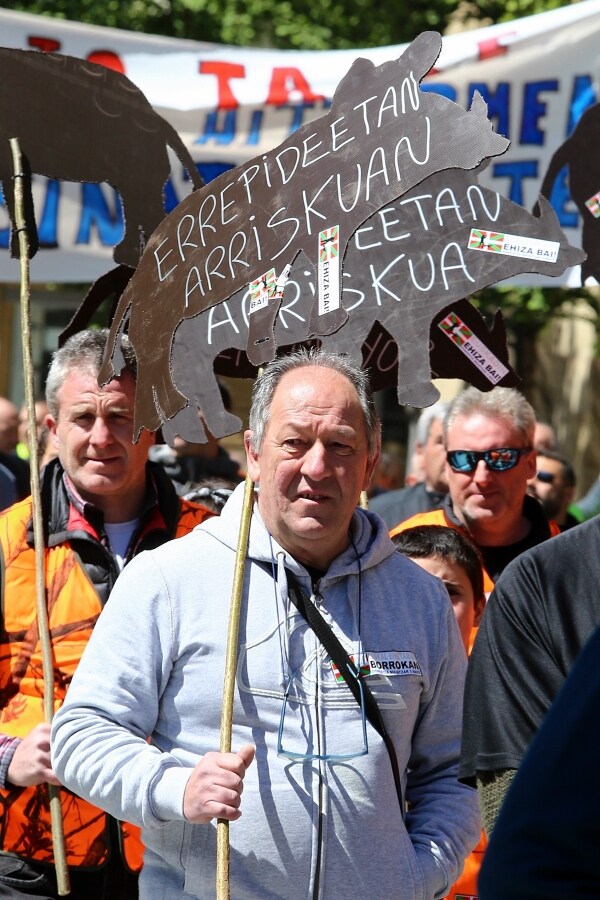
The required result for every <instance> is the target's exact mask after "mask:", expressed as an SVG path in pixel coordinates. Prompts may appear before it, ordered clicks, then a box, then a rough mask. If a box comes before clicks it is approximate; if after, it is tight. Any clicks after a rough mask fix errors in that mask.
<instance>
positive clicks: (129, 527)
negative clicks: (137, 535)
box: [104, 516, 140, 572]
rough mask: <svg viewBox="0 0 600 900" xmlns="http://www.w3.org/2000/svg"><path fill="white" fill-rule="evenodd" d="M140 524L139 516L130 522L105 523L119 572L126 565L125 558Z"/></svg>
mask: <svg viewBox="0 0 600 900" xmlns="http://www.w3.org/2000/svg"><path fill="white" fill-rule="evenodd" d="M139 524H140V519H139V516H138V517H137V519H131V520H130V521H129V522H105V523H104V530H105V531H106V534H107V536H108V542H109V544H110V549H111V552H112V555H113V556H114V558H115V560H116V562H117V566H118V567H119V572H120V571H121V570H122V568H123V566H124V565H125V556H126V555H127V548H128V547H129V542H130V540H131V538H132V535H133V534H134V532H135V531H136V530H137V528H138V526H139Z"/></svg>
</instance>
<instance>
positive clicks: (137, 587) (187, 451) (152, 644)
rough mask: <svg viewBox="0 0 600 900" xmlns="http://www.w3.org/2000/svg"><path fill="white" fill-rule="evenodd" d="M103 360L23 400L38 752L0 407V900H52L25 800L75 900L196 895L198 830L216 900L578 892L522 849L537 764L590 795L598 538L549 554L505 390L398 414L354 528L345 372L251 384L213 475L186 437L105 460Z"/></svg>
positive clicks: (80, 350) (5, 419) (124, 394)
mask: <svg viewBox="0 0 600 900" xmlns="http://www.w3.org/2000/svg"><path fill="white" fill-rule="evenodd" d="M107 337H108V335H107V332H106V331H102V330H101V331H84V332H81V333H79V334H77V335H74V336H73V337H71V338H70V339H69V340H68V341H67V342H66V343H65V345H64V346H63V347H62V348H61V349H60V350H58V351H57V352H56V353H55V354H54V357H53V360H52V364H51V367H50V370H49V374H48V378H47V383H46V395H45V398H44V399H43V400H42V399H41V398H40V399H39V400H38V401H36V410H35V412H36V424H37V428H38V433H37V435H36V438H35V439H36V440H37V441H38V442H39V445H40V446H41V448H42V452H41V453H40V460H41V466H42V468H41V514H42V521H43V531H44V547H43V550H42V552H43V563H44V566H43V570H44V576H43V577H44V582H45V594H46V605H47V614H48V624H49V628H50V635H51V641H52V665H53V677H54V707H55V715H54V717H53V721H52V725H51V724H50V723H49V722H47V721H46V720H45V716H44V707H43V697H44V678H43V670H44V660H43V651H42V647H41V642H40V627H41V626H40V625H39V623H38V619H37V611H36V567H35V562H36V551H35V548H34V539H33V527H32V499H31V497H30V491H29V488H28V456H29V453H28V448H29V446H30V440H31V436H30V435H29V434H28V432H27V427H26V426H27V416H26V414H25V412H24V411H23V410H22V411H21V413H19V410H18V409H17V408H16V406H14V404H12V403H10V401H8V400H4V399H3V398H0V502H1V503H2V506H3V507H4V509H5V511H4V512H3V513H2V514H0V573H1V578H0V590H1V596H0V603H1V605H2V606H1V608H2V616H3V620H2V632H1V637H0V644H1V647H0V660H1V662H0V710H1V719H0V797H1V798H2V805H3V814H2V820H1V829H0V840H1V847H0V898H3V897H7V898H13V900H24V898H26V897H37V898H42V900H57V898H58V896H59V894H58V891H59V887H58V884H57V881H56V876H55V871H54V850H53V843H52V828H51V821H50V819H51V816H50V806H49V796H48V787H47V786H48V785H55V786H60V787H61V791H60V796H61V804H62V815H63V823H64V835H65V847H66V855H67V862H68V865H69V874H70V880H71V896H72V897H73V898H75V900H134V898H137V897H138V896H139V897H140V898H141V900H155V898H165V900H167V898H168V900H188V898H190V900H191V898H199V897H202V898H204V897H210V896H214V891H215V880H216V856H217V850H216V846H217V822H218V821H226V822H229V823H230V828H229V841H230V860H229V866H230V879H231V885H232V887H231V893H232V896H233V897H236V898H238V897H240V898H242V897H244V898H256V900H259V898H260V900H264V898H270V897H272V898H283V900H296V898H298V900H300V898H306V897H307V896H311V897H320V898H324V900H337V898H340V900H341V898H342V897H346V896H347V895H348V894H349V893H350V892H355V891H358V892H363V893H364V892H367V891H369V892H372V890H373V886H374V885H377V888H378V890H380V891H385V892H386V894H388V895H389V896H393V897H398V898H400V900H413V898H417V897H420V898H425V900H434V898H452V900H458V898H460V897H469V898H477V897H481V898H482V900H486V898H487V900H495V898H496V897H498V898H499V897H500V896H502V897H503V898H504V897H515V898H521V897H522V898H527V897H532V898H533V897H535V896H554V894H553V893H552V892H551V891H550V890H546V888H547V885H548V884H549V883H550V882H551V881H552V879H556V880H557V881H560V880H561V879H564V880H565V882H566V883H568V884H569V885H571V886H575V887H572V888H571V889H570V891H569V889H567V894H566V895H568V896H575V895H577V896H590V897H591V896H596V894H597V893H598V890H597V888H598V882H599V881H600V875H598V874H596V872H595V866H594V864H593V862H590V860H587V861H586V862H587V863H588V864H587V865H586V866H585V867H583V863H581V865H580V868H579V869H578V868H577V865H579V863H577V860H580V859H581V858H582V854H581V853H579V854H573V853H570V851H569V848H570V847H571V844H570V843H568V842H566V841H565V843H564V845H560V846H562V847H563V852H562V854H561V853H560V852H559V850H557V847H556V846H555V845H556V843H557V838H556V834H555V832H553V831H552V830H551V829H550V828H548V827H546V828H544V827H543V825H547V824H548V822H547V821H544V820H547V819H549V817H550V815H551V810H552V807H551V806H548V801H547V797H545V796H544V790H545V787H546V788H547V790H548V791H551V790H553V789H554V786H555V785H554V784H552V783H551V779H555V780H556V779H558V780H560V776H559V774H558V773H559V771H560V770H559V766H560V765H561V763H562V764H563V765H566V762H565V760H567V759H569V758H570V755H571V754H572V755H573V757H576V756H577V755H579V756H581V759H582V764H584V761H587V767H589V768H592V767H593V763H592V760H591V740H592V737H593V732H591V733H590V734H588V733H586V730H585V721H584V719H583V718H582V715H581V712H580V706H581V705H582V704H583V703H584V701H585V703H586V706H585V709H586V711H588V714H589V715H593V712H592V710H593V711H596V709H597V706H598V691H597V679H595V681H594V679H590V678H588V683H589V682H590V681H592V682H593V686H594V691H592V690H581V685H582V684H585V679H586V675H589V671H590V668H591V666H592V665H593V663H592V662H591V659H593V657H590V651H589V650H588V651H585V652H584V648H585V646H586V643H587V641H588V640H589V639H590V638H592V635H593V634H594V632H595V630H596V628H597V627H598V626H600V614H599V613H598V612H597V609H598V608H599V604H598V603H597V602H596V601H595V590H594V588H595V583H596V582H597V578H598V572H597V571H596V569H597V568H598V565H597V562H596V560H597V559H598V558H600V557H598V556H596V553H595V550H594V547H596V546H599V544H600V525H599V524H598V523H599V520H598V518H596V517H592V518H590V519H589V521H587V522H585V523H583V524H580V520H581V519H582V518H584V514H583V513H582V512H581V504H576V503H575V498H576V482H575V475H574V471H573V467H572V466H571V464H570V463H569V460H568V459H567V458H566V457H565V456H564V455H563V454H562V453H561V452H560V451H559V450H558V449H557V446H556V437H555V435H554V433H553V431H552V429H551V427H550V426H549V425H548V423H540V422H537V421H536V416H535V412H534V410H533V408H532V406H531V405H530V404H529V403H528V401H527V400H526V399H525V397H524V396H523V395H522V394H521V393H520V392H519V391H517V390H514V389H507V388H498V387H496V388H494V389H492V390H490V391H489V392H487V393H482V392H480V391H478V390H476V389H475V388H467V389H466V390H464V391H462V392H461V393H460V394H459V395H458V396H457V397H456V398H455V399H454V400H453V401H452V402H450V403H438V404H435V405H434V406H432V407H430V408H429V409H426V410H424V411H423V413H422V414H421V416H420V419H419V423H418V428H417V434H416V443H415V455H414V460H413V463H414V464H413V466H412V473H413V475H412V477H411V483H410V484H407V485H406V486H405V487H402V488H400V489H395V490H394V489H392V490H380V491H379V492H378V493H377V494H376V495H374V496H372V498H371V499H370V501H369V503H368V508H367V504H365V503H364V499H361V498H364V496H365V495H366V492H367V491H368V488H369V485H370V483H371V480H372V477H373V473H374V471H375V469H376V466H377V463H378V459H379V455H380V451H381V437H382V436H381V424H380V422H379V418H378V414H377V410H376V406H375V404H374V401H373V396H372V393H371V389H370V385H369V380H368V376H367V375H366V374H365V373H364V372H362V371H361V370H360V369H358V368H356V367H355V366H353V365H352V364H351V363H349V361H348V360H347V359H346V358H345V357H343V356H340V355H337V354H334V353H328V352H325V351H318V350H311V351H305V350H301V351H298V352H295V353H293V354H290V355H288V356H283V357H281V358H278V359H276V360H275V361H274V362H272V363H270V364H269V365H268V366H267V367H266V368H265V370H264V371H263V372H262V373H261V374H260V375H259V376H258V378H257V379H256V381H255V384H254V389H253V395H252V402H251V410H250V421H249V428H248V431H247V432H246V433H245V436H244V444H245V453H246V459H245V464H244V465H241V466H240V464H239V463H238V462H235V461H233V460H232V459H230V457H229V456H228V455H227V453H226V452H225V451H224V449H223V448H222V447H221V446H220V444H219V442H218V441H216V440H215V439H214V438H212V437H210V436H209V440H208V442H207V444H206V445H195V444H189V443H187V442H185V441H183V440H178V441H177V442H176V443H175V446H174V447H172V448H169V447H166V446H164V445H162V446H157V444H156V442H155V435H153V434H150V433H148V432H146V431H142V433H141V435H140V437H139V440H138V441H137V442H136V443H134V442H133V440H132V437H133V407H134V398H135V378H136V366H135V357H134V354H133V350H132V348H131V346H130V345H129V342H128V340H127V338H126V337H123V338H122V351H123V354H124V358H125V360H126V367H125V369H124V370H123V372H122V373H121V374H120V375H119V376H118V377H117V378H114V379H113V380H112V381H110V382H109V383H108V384H106V385H105V386H103V387H100V386H99V385H98V382H97V374H98V371H99V368H100V364H101V361H102V357H103V354H104V350H105V348H106V343H107ZM223 390H225V389H224V388H223ZM224 401H225V402H226V405H227V404H229V405H230V398H229V397H228V396H227V394H226V393H225V394H224ZM416 472H419V473H420V474H419V475H418V476H415V475H414V473H416ZM246 473H247V479H248V480H249V482H251V483H252V485H253V491H252V508H251V510H250V511H249V513H250V524H249V541H248V550H247V554H246V560H245V565H244V574H243V592H242V610H241V619H240V633H239V646H238V656H237V672H236V683H235V696H234V704H233V720H232V750H231V752H223V751H221V750H220V749H219V747H220V734H219V729H220V720H221V704H222V693H223V673H224V669H225V660H226V654H227V631H228V621H229V605H230V596H231V587H232V582H233V578H234V570H235V569H236V566H237V554H236V548H237V537H238V533H239V530H240V521H241V519H242V517H243V515H244V514H245V513H244V501H245V494H246V490H247V489H246V485H245V484H244V483H242V482H243V481H244V480H245V478H246ZM584 508H585V504H584ZM575 526H577V527H575ZM599 549H600V547H599ZM38 551H39V548H38ZM583 560H585V564H582V562H581V561H583ZM592 582H594V584H592ZM595 640H596V643H597V638H595ZM84 651H85V652H84ZM580 656H581V663H580V664H579V663H578V660H579V657H580ZM571 670H573V676H572V677H573V680H574V686H573V687H572V686H571V684H570V682H571V677H570V673H571ZM565 683H566V684H565ZM578 686H579V688H580V691H579V693H578V690H577V688H578ZM559 695H560V696H559ZM579 695H581V704H580V703H579ZM557 696H559V700H558V701H557V704H556V707H555V706H554V704H555V700H556V698H557ZM565 698H567V699H565ZM559 704H562V706H561V708H562V709H563V710H566V712H565V713H564V722H565V723H566V724H568V726H569V727H568V729H566V731H565V729H564V728H563V727H562V722H563V719H561V713H560V712H557V710H558V708H559ZM582 708H583V707H582ZM561 730H562V731H564V732H565V733H564V734H563V733H561ZM571 731H572V733H571ZM557 735H560V737H561V738H562V739H563V742H564V749H562V750H561V751H560V752H559V750H558V749H557V751H556V753H555V754H553V755H552V756H551V755H550V754H547V753H545V749H547V747H548V745H549V744H550V743H551V744H552V745H558V744H560V741H558V739H557ZM575 737H576V739H577V745H574V744H573V740H572V738H575ZM560 746H562V744H561V745H560ZM575 746H576V749H574V747H575ZM561 753H562V755H561ZM567 754H568V755H567ZM530 756H531V760H530ZM541 760H544V761H545V762H547V764H544V765H542V764H540V761H541ZM532 771H533V772H534V774H535V780H533V779H532V777H531V774H530V775H529V776H528V777H527V778H526V777H525V773H526V772H529V773H531V772H532ZM522 773H523V774H522ZM596 782H597V779H594V777H593V776H592V777H590V779H587V778H584V777H583V776H582V774H581V773H580V774H579V778H577V777H576V775H575V776H574V777H573V779H572V780H571V782H569V783H572V784H573V788H572V791H571V794H570V796H569V798H568V800H569V802H570V804H571V805H570V806H566V808H568V809H571V810H573V809H574V808H575V807H576V804H577V796H578V794H579V793H581V794H582V795H583V794H585V792H586V791H588V788H589V787H590V784H591V796H589V791H588V795H586V796H585V802H586V803H588V804H590V808H591V804H592V803H593V800H594V799H595V796H596V792H595V784H596ZM584 784H585V788H584ZM581 803H582V804H583V803H584V799H583V796H582V797H581ZM509 811H510V812H509ZM572 815H574V814H573V813H572ZM520 822H522V823H523V824H522V825H521V824H520ZM533 822H538V823H539V827H536V837H535V840H533V838H532V836H531V834H530V832H529V831H528V829H532V828H534V827H535V826H534V825H530V824H528V823H533ZM496 823H497V824H496ZM496 835H497V837H496ZM528 836H529V837H528ZM488 842H489V846H488ZM558 843H559V844H560V842H558ZM588 846H589V844H588ZM528 853H529V854H531V855H532V856H533V857H534V858H535V860H536V866H535V871H534V872H533V873H532V871H531V867H528V866H527V865H526V860H525V859H524V855H525V854H528ZM588 855H589V854H588ZM482 861H483V866H482ZM513 865H514V872H515V876H516V877H515V879H511V867H512V866H513ZM569 866H571V867H572V869H573V871H572V872H571V873H570V876H569ZM480 869H481V871H482V876H481V879H479V872H480ZM582 869H583V870H582ZM536 872H537V873H538V875H537V877H538V882H536V881H535V877H536V875H535V873H536ZM569 877H570V880H568V879H569ZM478 882H479V884H478ZM540 886H541V887H540ZM582 886H585V889H584V888H583V887H582ZM540 890H541V892H540ZM586 890H587V893H586ZM536 891H537V893H536ZM556 896H558V891H557V892H556ZM563 896H565V894H563Z"/></svg>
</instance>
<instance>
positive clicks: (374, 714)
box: [286, 569, 404, 817]
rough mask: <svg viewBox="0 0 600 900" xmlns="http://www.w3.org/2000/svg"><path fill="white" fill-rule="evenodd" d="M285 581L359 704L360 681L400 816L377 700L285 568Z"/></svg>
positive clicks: (395, 762) (394, 766) (395, 771)
mask: <svg viewBox="0 0 600 900" xmlns="http://www.w3.org/2000/svg"><path fill="white" fill-rule="evenodd" d="M286 574H287V581H288V588H289V594H290V599H291V601H292V603H293V604H294V606H295V607H296V609H297V610H298V612H299V613H300V614H301V616H302V617H303V618H304V619H305V621H306V622H308V624H309V625H310V627H311V628H312V630H313V631H314V633H315V634H316V636H317V637H318V638H319V640H320V641H321V643H322V644H323V646H324V647H325V649H326V650H327V653H328V654H329V656H330V657H331V659H332V660H333V662H334V663H335V664H336V666H337V667H338V669H339V670H340V672H341V673H342V675H343V676H344V680H345V682H346V684H347V685H348V687H349V688H350V690H351V692H352V694H353V696H354V699H355V700H356V702H357V703H358V705H359V706H361V705H362V703H361V689H360V687H359V685H358V679H360V681H361V686H362V692H363V697H364V704H365V714H366V716H367V719H368V720H369V722H370V723H371V725H372V726H373V728H374V729H375V731H377V733H378V734H379V735H380V736H381V738H382V739H383V742H384V744H385V746H386V748H387V751H388V754H389V757H390V763H391V766H392V773H393V776H394V784H395V785H396V793H397V794H398V802H399V803H400V810H401V812H402V816H403V817H404V802H403V797H402V781H401V778H400V770H399V767H398V757H397V756H396V749H395V747H394V744H393V741H392V739H391V737H390V735H389V734H388V731H387V728H386V727H385V722H384V721H383V716H382V715H381V710H380V709H379V706H378V705H377V701H376V700H375V697H374V696H373V693H372V691H371V689H370V687H369V685H368V684H367V682H366V681H365V679H364V678H363V676H362V675H361V673H360V669H359V668H358V667H357V666H356V665H355V664H354V663H353V662H352V660H351V659H350V657H349V656H348V653H347V652H346V650H345V649H344V647H343V646H342V644H341V643H340V641H339V640H338V638H337V637H336V636H335V634H334V633H333V631H332V630H331V628H330V627H329V625H328V624H327V622H326V621H325V619H324V618H323V616H322V615H321V613H320V612H319V610H318V609H317V607H316V606H315V605H314V603H311V602H310V600H309V599H308V598H307V597H306V595H305V593H304V591H303V590H302V588H301V587H300V585H299V584H298V581H297V580H296V577H295V576H294V575H293V574H292V573H291V572H290V571H289V569H288V570H286Z"/></svg>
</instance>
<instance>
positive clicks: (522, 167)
mask: <svg viewBox="0 0 600 900" xmlns="http://www.w3.org/2000/svg"><path fill="white" fill-rule="evenodd" d="M492 171H493V173H494V178H508V184H509V190H508V193H506V192H504V191H500V193H503V194H505V196H507V197H508V199H509V200H512V201H513V203H519V204H520V205H521V206H524V205H525V203H524V200H523V179H525V178H537V177H538V161H537V159H515V160H513V161H512V162H497V163H494V166H493V169H492Z"/></svg>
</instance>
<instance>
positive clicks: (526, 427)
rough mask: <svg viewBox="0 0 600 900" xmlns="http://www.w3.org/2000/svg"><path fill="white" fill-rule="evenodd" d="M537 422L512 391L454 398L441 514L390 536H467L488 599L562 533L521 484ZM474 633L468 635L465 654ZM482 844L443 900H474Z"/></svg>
mask: <svg viewBox="0 0 600 900" xmlns="http://www.w3.org/2000/svg"><path fill="white" fill-rule="evenodd" d="M535 422H536V420H535V412H534V410H533V407H532V406H531V404H530V403H528V402H527V400H526V399H525V397H524V396H523V395H522V394H521V393H520V392H519V391H517V390H515V389H514V388H501V387H497V388H493V390H491V391H489V392H488V393H483V392H481V391H478V390H477V389H476V388H474V387H470V388H467V390H465V391H464V392H463V393H462V394H459V395H458V397H456V399H455V400H454V401H453V402H452V404H451V406H450V408H449V410H448V413H447V415H446V418H445V420H444V446H445V448H446V476H447V479H448V486H449V493H448V495H447V496H446V500H445V502H444V506H443V507H442V509H438V510H433V511H431V512H428V513H421V514H419V515H416V516H412V517H411V518H410V519H407V520H406V521H405V522H402V523H401V524H400V525H398V526H397V527H396V528H394V529H393V530H392V532H391V534H392V536H393V535H395V534H399V533H400V532H402V531H406V529H408V528H412V527H414V526H415V525H446V526H447V527H449V528H454V529H456V530H457V531H459V532H462V533H463V534H466V535H467V536H468V537H470V538H471V540H472V541H473V542H474V543H475V544H476V545H477V547H478V548H479V550H480V552H481V556H482V558H483V563H484V567H483V579H484V591H485V593H486V596H488V597H489V594H490V593H491V591H492V589H493V587H494V583H495V581H496V580H497V578H498V577H499V575H500V573H501V572H502V571H503V569H504V568H505V567H506V566H507V565H508V563H509V562H510V561H511V560H512V559H515V557H517V556H519V555H520V554H521V553H523V552H524V551H525V550H527V549H529V548H530V547H534V546H536V545H537V544H539V543H541V542H542V541H545V540H546V539H547V538H549V537H552V536H554V535H556V534H559V532H560V529H559V527H558V525H557V524H556V523H555V522H551V521H549V520H548V518H547V517H546V514H545V513H544V510H543V508H542V506H541V504H540V503H539V502H538V501H537V500H536V498H535V497H531V496H530V495H529V494H528V493H527V483H528V481H529V480H530V479H531V478H533V476H534V475H535V472H536V453H535V450H534V449H533V442H534V432H535ZM484 615H485V612H484ZM476 633H477V628H474V629H473V631H472V634H471V641H470V646H471V647H472V646H473V641H474V639H475V634H476ZM485 844H486V842H485V835H482V840H481V842H480V844H479V845H478V846H477V847H476V848H475V850H474V851H473V853H472V854H471V856H470V857H469V858H468V859H467V861H466V863H465V869H464V872H463V875H462V876H461V877H460V878H459V880H458V881H457V882H456V884H455V885H454V886H453V888H452V890H451V892H450V893H449V894H448V898H449V900H459V898H465V900H477V875H478V872H479V866H480V863H481V859H482V854H483V850H484V849H485Z"/></svg>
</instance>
